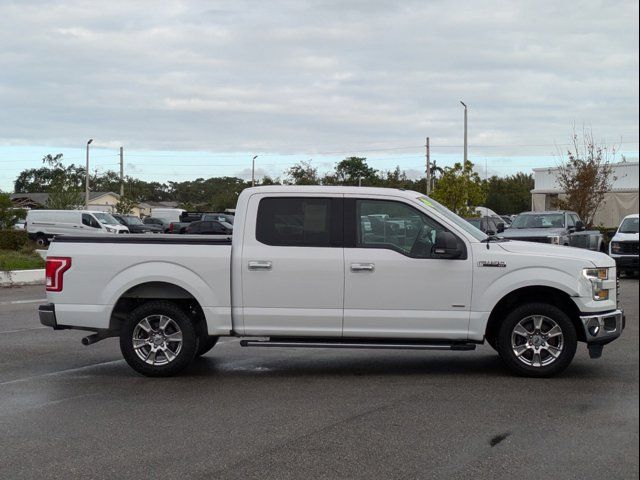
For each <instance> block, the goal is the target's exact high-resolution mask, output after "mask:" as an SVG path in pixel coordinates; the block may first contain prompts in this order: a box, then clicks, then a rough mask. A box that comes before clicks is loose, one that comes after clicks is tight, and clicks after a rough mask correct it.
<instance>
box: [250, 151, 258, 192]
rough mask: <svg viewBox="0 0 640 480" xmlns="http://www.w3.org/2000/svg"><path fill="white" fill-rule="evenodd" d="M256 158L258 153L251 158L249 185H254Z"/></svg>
mask: <svg viewBox="0 0 640 480" xmlns="http://www.w3.org/2000/svg"><path fill="white" fill-rule="evenodd" d="M256 158H258V155H254V156H253V160H251V186H252V187H255V186H256Z"/></svg>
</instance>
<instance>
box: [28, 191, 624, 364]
mask: <svg viewBox="0 0 640 480" xmlns="http://www.w3.org/2000/svg"><path fill="white" fill-rule="evenodd" d="M234 227H235V229H234V234H233V237H232V238H231V237H227V238H224V237H223V238H220V237H217V238H214V237H210V236H199V235H109V236H106V235H105V236H102V237H98V236H92V237H80V236H78V237H60V238H56V239H55V241H54V242H53V243H52V245H51V248H50V249H49V255H48V256H47V267H46V271H47V297H48V301H49V303H48V304H46V305H42V306H40V320H41V322H42V323H43V324H44V325H48V326H50V327H53V328H54V329H65V328H76V329H82V330H90V331H91V330H93V331H95V332H96V333H94V334H93V335H90V336H88V337H85V338H84V339H83V343H85V344H87V345H88V344H91V343H94V342H96V341H99V340H101V339H103V338H107V337H112V336H118V337H119V338H120V348H121V351H122V353H123V355H124V357H125V359H126V360H127V362H128V363H129V365H130V366H131V367H132V368H134V369H135V370H136V371H138V372H140V373H143V374H145V375H151V376H166V375H172V374H175V373H177V372H179V371H181V370H182V369H183V368H185V367H186V366H187V365H188V364H189V363H190V362H191V361H192V360H193V359H194V357H196V356H198V355H202V354H204V353H206V352H207V351H208V350H209V349H211V348H212V347H213V346H214V345H215V343H216V341H217V340H218V338H219V337H221V336H237V337H242V340H241V342H240V344H241V345H242V346H246V347H250V346H251V347H312V348H326V347H331V348H393V349H399V348H403V349H414V350H416V349H423V350H428V349H435V350H473V349H474V348H475V347H476V345H477V344H481V343H483V342H485V341H487V342H488V343H489V344H490V345H491V346H492V347H493V348H495V349H496V350H497V351H498V352H499V354H500V356H501V358H502V359H503V360H504V362H505V363H506V365H507V366H508V367H509V368H511V369H512V370H513V371H515V372H517V373H519V374H521V375H527V376H549V375H553V374H555V373H558V372H560V371H562V370H563V369H564V368H566V367H567V366H568V365H569V363H570V362H571V360H572V359H573V356H574V354H575V352H576V347H577V342H578V341H582V342H586V343H587V345H588V347H589V353H590V354H591V356H592V357H599V356H600V355H601V353H602V347H603V345H605V344H607V343H609V342H611V341H612V340H614V339H616V338H617V337H618V336H619V335H620V333H621V332H622V329H623V328H624V317H623V313H622V312H621V311H620V310H619V309H618V308H617V299H618V293H617V288H616V286H617V284H616V267H615V262H614V261H613V260H612V259H611V258H610V257H609V256H608V255H606V254H603V253H599V252H592V251H588V250H580V249H576V248H570V247H564V246H556V245H548V244H538V243H530V242H519V241H507V240H502V239H496V238H495V237H487V236H486V235H485V234H484V233H482V232H481V231H480V230H478V229H476V228H475V227H473V226H471V225H470V224H468V223H467V222H466V221H465V220H463V219H461V218H460V217H458V216H457V215H455V214H453V213H452V212H451V211H449V210H447V209H446V208H445V207H443V206H442V205H440V204H439V203H437V202H435V201H434V200H431V199H430V198H428V197H425V196H424V195H422V194H420V193H417V192H410V191H402V190H394V189H382V188H358V187H352V188H350V187H287V186H270V187H259V188H250V189H246V190H244V191H243V192H242V194H241V195H240V197H239V199H238V205H237V209H236V221H235V223H234Z"/></svg>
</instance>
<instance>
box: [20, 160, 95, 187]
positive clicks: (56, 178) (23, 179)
mask: <svg viewBox="0 0 640 480" xmlns="http://www.w3.org/2000/svg"><path fill="white" fill-rule="evenodd" d="M62 160H63V155H62V153H58V154H56V155H51V154H49V155H45V156H44V157H42V163H43V166H42V167H40V168H29V169H26V170H23V171H22V172H20V174H19V175H18V178H16V181H15V182H14V191H15V192H16V193H37V192H51V191H52V189H59V188H60V186H61V185H64V186H66V187H67V188H71V187H75V188H76V189H78V190H80V189H81V188H82V186H83V185H84V181H85V175H84V172H85V169H84V168H83V167H79V166H75V165H74V164H71V165H68V166H64V165H63V164H62Z"/></svg>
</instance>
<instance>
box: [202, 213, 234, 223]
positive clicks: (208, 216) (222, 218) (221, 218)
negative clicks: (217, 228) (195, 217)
mask: <svg viewBox="0 0 640 480" xmlns="http://www.w3.org/2000/svg"><path fill="white" fill-rule="evenodd" d="M234 219H235V217H234V216H233V215H231V214H229V213H204V214H202V220H205V221H208V220H215V221H218V222H226V223H229V224H231V225H233V220H234Z"/></svg>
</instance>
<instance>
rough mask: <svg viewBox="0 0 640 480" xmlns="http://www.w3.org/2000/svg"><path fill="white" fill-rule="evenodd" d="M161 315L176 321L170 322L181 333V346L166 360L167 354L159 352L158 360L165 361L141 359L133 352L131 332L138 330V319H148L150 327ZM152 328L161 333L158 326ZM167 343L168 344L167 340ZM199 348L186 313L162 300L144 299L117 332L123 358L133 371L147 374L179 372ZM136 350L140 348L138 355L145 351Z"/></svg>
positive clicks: (161, 374) (163, 374) (170, 374)
mask: <svg viewBox="0 0 640 480" xmlns="http://www.w3.org/2000/svg"><path fill="white" fill-rule="evenodd" d="M160 315H162V316H164V317H166V318H169V319H170V320H171V321H173V322H175V323H174V324H171V325H175V326H177V329H179V331H180V333H181V334H182V335H181V345H180V348H179V349H177V348H176V350H177V353H175V355H173V352H172V355H173V358H172V359H169V357H168V356H167V355H164V354H163V353H162V352H160V355H159V357H160V359H159V362H161V361H166V363H164V364H157V365H155V364H154V365H151V364H149V363H147V362H146V361H145V360H143V359H142V358H140V356H139V355H138V353H136V349H135V348H134V345H133V343H134V335H135V334H136V333H135V332H136V331H139V330H137V327H138V325H139V324H140V322H142V321H143V320H144V319H146V318H150V320H148V322H149V323H150V324H151V326H153V321H154V320H153V319H154V318H157V316H160ZM177 329H176V328H174V329H173V333H175V331H176V330H177ZM153 331H154V332H156V331H157V332H158V334H160V333H161V332H160V329H159V328H158V329H154V330H153ZM164 333H165V332H164V331H163V332H162V334H164ZM170 333H171V332H170ZM170 333H169V334H170ZM163 345H164V344H163ZM166 345H170V344H169V343H168V342H167V343H166ZM143 348H145V349H146V348H149V349H152V348H154V347H151V346H148V347H147V346H145V347H143ZM174 348H175V347H174ZM198 348H199V341H198V336H197V334H196V330H195V327H194V325H193V323H192V322H191V320H190V319H189V317H188V316H187V314H186V313H185V312H184V311H183V310H181V309H180V307H178V306H177V305H176V304H174V303H171V302H168V301H164V300H158V301H151V302H147V303H145V304H143V305H140V306H139V307H138V308H136V309H135V310H133V311H132V312H131V313H130V314H129V316H128V318H127V320H126V321H125V324H124V325H123V327H122V330H121V332H120V351H121V352H122V355H123V356H124V359H125V360H126V361H127V363H128V364H129V366H130V367H131V368H133V369H134V370H135V371H136V372H138V373H141V374H142V375H146V376H148V377H169V376H172V375H175V374H177V373H179V372H180V371H182V370H184V369H185V368H186V367H187V366H188V365H189V364H190V363H191V362H192V361H193V359H194V358H195V356H196V352H197V351H198ZM138 350H139V351H141V355H144V352H145V350H141V349H138ZM156 355H158V354H154V361H155V358H157V357H156Z"/></svg>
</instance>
